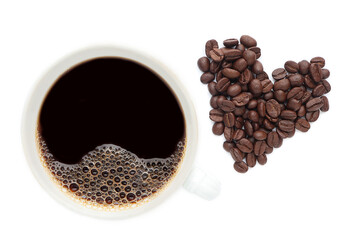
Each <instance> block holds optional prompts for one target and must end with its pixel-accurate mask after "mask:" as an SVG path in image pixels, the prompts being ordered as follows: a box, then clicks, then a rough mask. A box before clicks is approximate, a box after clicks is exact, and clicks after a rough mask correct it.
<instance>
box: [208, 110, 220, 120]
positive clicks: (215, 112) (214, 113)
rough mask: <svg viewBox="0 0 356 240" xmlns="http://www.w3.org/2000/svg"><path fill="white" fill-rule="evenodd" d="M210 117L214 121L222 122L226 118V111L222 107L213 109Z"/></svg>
mask: <svg viewBox="0 0 356 240" xmlns="http://www.w3.org/2000/svg"><path fill="white" fill-rule="evenodd" d="M209 117H210V119H211V120H212V121H214V122H222V121H223V120H224V112H223V111H221V110H220V109H212V110H210V112H209Z"/></svg>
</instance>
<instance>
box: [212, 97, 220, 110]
mask: <svg viewBox="0 0 356 240" xmlns="http://www.w3.org/2000/svg"><path fill="white" fill-rule="evenodd" d="M217 100H218V96H212V97H211V98H210V106H211V107H212V108H214V109H217V108H218V107H219V106H218V103H217Z"/></svg>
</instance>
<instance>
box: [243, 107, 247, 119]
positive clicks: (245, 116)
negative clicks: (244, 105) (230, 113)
mask: <svg viewBox="0 0 356 240" xmlns="http://www.w3.org/2000/svg"><path fill="white" fill-rule="evenodd" d="M248 112H249V110H248V109H246V111H245V113H244V115H242V118H243V119H248Z"/></svg>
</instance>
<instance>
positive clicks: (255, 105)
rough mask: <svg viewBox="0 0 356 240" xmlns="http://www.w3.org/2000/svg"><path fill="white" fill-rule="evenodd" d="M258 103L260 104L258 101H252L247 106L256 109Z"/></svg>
mask: <svg viewBox="0 0 356 240" xmlns="http://www.w3.org/2000/svg"><path fill="white" fill-rule="evenodd" d="M257 103H258V101H257V100H256V99H251V100H250V101H249V102H248V104H247V108H248V109H254V108H256V107H257Z"/></svg>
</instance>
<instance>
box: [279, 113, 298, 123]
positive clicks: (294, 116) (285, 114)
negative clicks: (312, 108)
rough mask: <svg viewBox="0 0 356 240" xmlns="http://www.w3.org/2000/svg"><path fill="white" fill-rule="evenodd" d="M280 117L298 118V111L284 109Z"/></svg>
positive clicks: (287, 118) (286, 118)
mask: <svg viewBox="0 0 356 240" xmlns="http://www.w3.org/2000/svg"><path fill="white" fill-rule="evenodd" d="M280 118H282V119H285V120H291V121H294V120H295V119H296V118H297V113H296V112H295V111H292V110H283V111H282V112H281V115H280Z"/></svg>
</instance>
